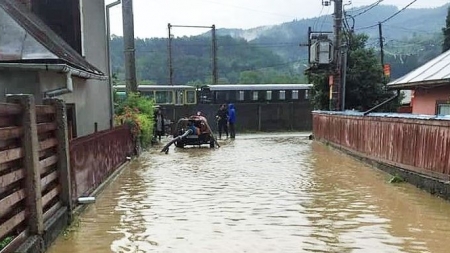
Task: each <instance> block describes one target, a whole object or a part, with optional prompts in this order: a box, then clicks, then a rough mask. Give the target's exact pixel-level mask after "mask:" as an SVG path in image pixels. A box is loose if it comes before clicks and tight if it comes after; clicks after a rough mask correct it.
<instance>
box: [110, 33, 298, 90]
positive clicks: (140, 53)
mask: <svg viewBox="0 0 450 253" xmlns="http://www.w3.org/2000/svg"><path fill="white" fill-rule="evenodd" d="M217 44H218V57H217V58H218V59H217V60H218V70H219V82H220V83H238V82H242V83H254V82H260V83H296V82H302V81H303V80H301V78H302V73H300V72H299V71H298V67H296V62H286V61H285V60H284V59H283V58H282V57H281V56H279V55H277V54H275V53H273V52H272V51H271V50H269V49H268V48H266V47H260V46H255V45H252V44H251V43H249V42H247V41H246V40H244V39H233V38H231V37H230V36H221V37H220V38H219V39H218V43H217ZM135 46H136V68H137V75H138V79H139V80H141V83H142V82H144V83H145V82H146V83H157V84H166V83H168V75H169V74H168V73H169V72H168V69H169V67H168V46H167V39H136V45H135ZM111 55H112V64H113V67H112V70H113V73H115V74H117V76H118V78H119V79H120V80H123V77H124V66H123V62H124V55H123V40H122V38H121V37H113V38H112V41H111ZM172 55H173V57H172V59H173V60H172V62H173V70H174V71H173V77H174V83H175V84H186V83H196V84H201V83H211V80H212V79H211V78H212V47H211V39H210V38H206V37H202V36H197V37H183V38H177V39H174V40H173V42H172Z"/></svg>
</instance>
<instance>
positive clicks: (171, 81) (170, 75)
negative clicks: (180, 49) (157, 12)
mask: <svg viewBox="0 0 450 253" xmlns="http://www.w3.org/2000/svg"><path fill="white" fill-rule="evenodd" d="M167 28H169V38H168V42H167V51H168V59H167V63H168V64H169V85H173V63H172V32H171V28H172V26H171V25H170V23H169V24H168V25H167Z"/></svg>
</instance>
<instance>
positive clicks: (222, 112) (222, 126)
mask: <svg viewBox="0 0 450 253" xmlns="http://www.w3.org/2000/svg"><path fill="white" fill-rule="evenodd" d="M216 119H217V128H219V139H222V131H223V132H225V134H226V135H227V139H228V126H227V122H228V110H227V105H226V104H223V105H221V106H220V108H219V110H218V111H217V113H216Z"/></svg>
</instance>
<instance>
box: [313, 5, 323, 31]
mask: <svg viewBox="0 0 450 253" xmlns="http://www.w3.org/2000/svg"><path fill="white" fill-rule="evenodd" d="M323 8H325V5H322V9H320V13H319V16H318V17H317V18H316V21H314V25H313V30H315V29H316V25H317V22H318V21H319V20H320V18H321V17H322V16H321V15H322V12H323Z"/></svg>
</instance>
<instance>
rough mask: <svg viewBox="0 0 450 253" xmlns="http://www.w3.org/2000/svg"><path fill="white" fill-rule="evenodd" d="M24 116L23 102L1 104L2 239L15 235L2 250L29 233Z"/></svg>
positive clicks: (0, 179) (0, 221) (21, 239)
mask: <svg viewBox="0 0 450 253" xmlns="http://www.w3.org/2000/svg"><path fill="white" fill-rule="evenodd" d="M21 116H22V108H21V106H20V105H16V104H0V242H4V241H6V240H7V241H11V240H13V239H14V240H13V243H10V244H9V245H8V247H6V248H4V249H3V250H1V249H0V252H7V251H12V249H14V248H15V247H17V246H18V245H19V244H20V243H22V242H23V241H24V240H25V238H26V237H27V235H28V231H27V219H28V217H27V215H26V214H27V213H28V212H29V210H27V205H26V203H25V199H26V198H27V197H28V195H27V189H26V188H25V187H24V186H25V184H24V181H25V180H24V178H25V176H26V171H25V168H24V167H23V157H24V149H23V147H22V143H21V139H22V138H23V135H24V130H23V125H22V123H21Z"/></svg>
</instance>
